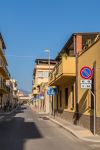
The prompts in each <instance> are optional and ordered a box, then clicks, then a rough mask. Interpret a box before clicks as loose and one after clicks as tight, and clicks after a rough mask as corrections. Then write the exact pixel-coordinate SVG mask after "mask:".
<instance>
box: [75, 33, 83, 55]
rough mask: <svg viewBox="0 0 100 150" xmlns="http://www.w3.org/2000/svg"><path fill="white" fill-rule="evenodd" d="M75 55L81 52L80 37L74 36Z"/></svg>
mask: <svg viewBox="0 0 100 150" xmlns="http://www.w3.org/2000/svg"><path fill="white" fill-rule="evenodd" d="M75 45H76V53H79V52H80V51H81V50H82V35H76V44H75Z"/></svg>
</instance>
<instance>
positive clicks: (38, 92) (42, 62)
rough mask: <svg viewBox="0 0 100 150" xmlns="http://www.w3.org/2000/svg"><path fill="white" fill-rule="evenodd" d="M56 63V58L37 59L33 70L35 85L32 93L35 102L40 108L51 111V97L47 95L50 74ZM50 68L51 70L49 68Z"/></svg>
mask: <svg viewBox="0 0 100 150" xmlns="http://www.w3.org/2000/svg"><path fill="white" fill-rule="evenodd" d="M55 64H56V61H55V60H50V66H49V63H48V59H36V60H35V67H34V71H33V87H32V95H33V96H34V104H35V106H36V107H37V108H38V109H39V110H43V111H46V112H49V107H48V106H49V99H48V98H49V97H48V95H47V89H48V75H49V72H51V71H52V70H53V68H54V66H55ZM49 69H50V70H49Z"/></svg>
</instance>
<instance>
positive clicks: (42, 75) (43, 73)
mask: <svg viewBox="0 0 100 150" xmlns="http://www.w3.org/2000/svg"><path fill="white" fill-rule="evenodd" d="M48 73H49V72H48V71H39V72H38V77H39V78H48Z"/></svg>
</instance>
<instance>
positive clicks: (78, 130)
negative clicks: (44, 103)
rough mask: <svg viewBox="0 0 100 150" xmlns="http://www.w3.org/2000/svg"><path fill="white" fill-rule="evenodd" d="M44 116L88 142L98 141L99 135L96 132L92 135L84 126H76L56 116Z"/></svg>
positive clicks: (99, 139) (99, 140)
mask: <svg viewBox="0 0 100 150" xmlns="http://www.w3.org/2000/svg"><path fill="white" fill-rule="evenodd" d="M46 117H47V118H48V119H50V120H51V121H53V122H54V123H56V124H58V125H59V126H61V127H63V128H64V129H65V130H67V131H69V132H70V133H71V134H73V135H74V136H76V137H77V138H79V139H81V140H84V141H88V142H98V143H99V142H100V136H99V135H97V134H96V135H95V136H94V135H93V133H92V132H91V131H89V130H88V129H86V128H83V127H80V126H76V125H74V124H72V123H70V122H67V121H66V120H64V119H60V118H58V117H56V118H54V117H53V116H51V115H48V116H46Z"/></svg>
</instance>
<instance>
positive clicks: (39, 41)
mask: <svg viewBox="0 0 100 150" xmlns="http://www.w3.org/2000/svg"><path fill="white" fill-rule="evenodd" d="M91 31H92V32H95V31H100V0H0V32H1V33H2V35H3V37H4V40H5V44H6V47H7V49H6V56H7V60H8V65H9V66H8V68H9V71H10V73H11V76H12V77H13V78H15V79H16V80H17V81H18V86H19V88H22V89H24V90H28V91H30V90H31V88H32V73H33V67H34V60H35V59H36V58H47V54H46V53H45V52H44V49H46V48H48V49H50V50H51V58H55V56H56V55H57V53H58V52H59V51H60V49H61V48H62V47H63V46H64V44H65V42H66V40H67V39H68V38H69V36H70V35H71V34H72V33H73V32H91ZM9 55H16V56H32V57H29V58H28V57H15V56H9Z"/></svg>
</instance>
